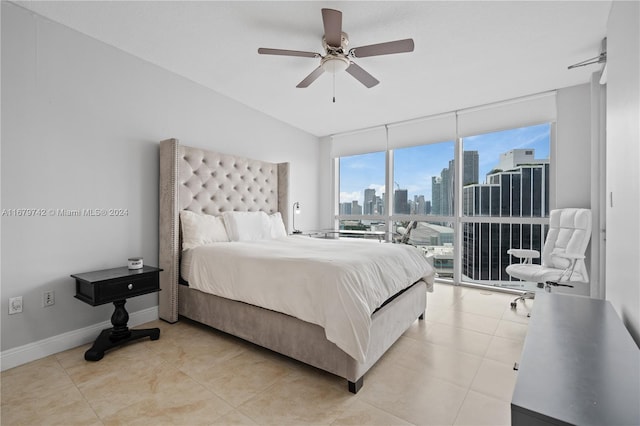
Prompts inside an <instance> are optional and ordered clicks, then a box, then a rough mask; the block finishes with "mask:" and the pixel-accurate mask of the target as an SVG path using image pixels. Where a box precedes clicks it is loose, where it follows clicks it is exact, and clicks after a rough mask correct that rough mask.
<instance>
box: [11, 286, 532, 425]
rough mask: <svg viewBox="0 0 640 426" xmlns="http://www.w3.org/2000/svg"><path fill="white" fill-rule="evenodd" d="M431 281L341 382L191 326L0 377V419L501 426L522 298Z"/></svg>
mask: <svg viewBox="0 0 640 426" xmlns="http://www.w3.org/2000/svg"><path fill="white" fill-rule="evenodd" d="M512 299H513V296H510V295H506V294H503V293H497V292H493V293H492V292H488V291H484V290H478V289H470V288H464V287H454V286H449V285H445V284H436V286H435V291H434V292H433V293H429V295H428V297H427V315H426V320H425V321H416V322H415V323H414V324H413V325H412V326H411V328H410V329H409V330H408V331H407V332H406V333H405V334H404V335H403V336H402V337H401V338H400V339H399V340H398V342H396V344H395V345H394V346H393V347H392V348H391V349H390V350H389V351H388V352H387V353H386V354H385V355H384V357H383V358H382V359H381V360H380V361H379V362H378V363H377V364H376V365H375V366H374V367H373V368H372V369H371V370H370V371H369V372H368V373H367V374H366V375H365V378H364V387H363V388H362V390H361V391H360V392H359V393H358V394H357V395H353V394H350V393H348V391H347V388H346V381H345V380H343V379H340V378H338V377H335V376H333V375H331V374H328V373H324V372H322V371H320V370H317V369H314V368H312V367H308V366H306V365H303V364H301V363H298V362H296V361H293V360H291V359H288V358H285V357H282V356H280V355H277V354H274V353H272V352H270V351H267V350H264V349H261V348H258V347H256V346H254V345H251V344H249V343H246V342H243V341H241V340H239V339H236V338H234V337H231V336H228V335H225V334H223V333H220V332H217V331H215V330H212V329H210V328H207V327H204V326H201V325H198V324H196V323H193V322H190V321H186V320H182V321H180V322H178V323H177V324H173V325H171V324H167V323H165V322H163V321H154V322H153V323H150V324H145V325H144V326H141V328H146V327H160V328H161V335H160V340H157V341H153V342H152V341H149V340H146V341H139V342H136V343H132V344H130V345H127V346H125V347H122V348H120V349H117V350H114V351H112V352H110V353H107V355H105V357H104V359H103V360H101V361H99V362H95V363H93V362H86V361H84V358H83V354H84V351H85V350H86V349H88V347H89V345H85V346H81V347H78V348H75V349H72V350H69V351H65V352H62V353H59V354H56V355H52V356H49V357H46V358H44V359H41V360H38V361H34V362H31V363H29V364H25V365H22V366H19V367H16V368H13V369H11V370H7V371H5V372H3V373H2V376H1V386H2V387H1V389H2V394H1V400H2V405H1V414H0V416H1V417H0V423H1V424H2V425H40V424H61V425H72V424H78V425H101V424H104V425H112V424H113V425H115V424H132V425H137V424H152V425H161V424H180V425H199V424H204V425H220V424H238V425H243V424H250V425H253V424H277V425H285V424H296V425H297V424H317V425H365V424H373V425H407V424H415V425H450V424H456V425H508V424H510V411H509V402H510V400H511V394H512V392H513V387H514V384H515V380H516V374H517V373H516V372H515V371H513V363H514V362H516V361H519V358H520V353H521V351H522V345H523V340H524V337H525V334H526V332H527V323H528V319H527V316H526V314H527V313H528V312H529V311H530V308H531V307H532V305H533V301H531V300H529V301H527V303H526V305H522V304H520V303H519V305H518V310H517V311H512V310H511V309H510V307H509V302H510V300H512Z"/></svg>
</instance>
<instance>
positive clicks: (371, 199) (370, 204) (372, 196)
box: [362, 188, 376, 214]
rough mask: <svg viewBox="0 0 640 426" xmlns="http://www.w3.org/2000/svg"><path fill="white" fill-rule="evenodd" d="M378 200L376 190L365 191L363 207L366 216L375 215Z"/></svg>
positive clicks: (368, 189)
mask: <svg viewBox="0 0 640 426" xmlns="http://www.w3.org/2000/svg"><path fill="white" fill-rule="evenodd" d="M375 200H376V190H375V189H373V188H367V189H365V190H364V206H362V209H363V213H364V214H374V210H375Z"/></svg>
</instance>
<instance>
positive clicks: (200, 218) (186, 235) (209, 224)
mask: <svg viewBox="0 0 640 426" xmlns="http://www.w3.org/2000/svg"><path fill="white" fill-rule="evenodd" d="M180 223H181V225H182V250H187V249H191V248H194V247H198V246H201V245H204V244H211V243H220V242H228V241H229V236H228V235H227V230H226V229H225V227H224V222H223V221H222V217H220V216H212V215H210V214H198V213H194V212H190V211H188V210H182V211H181V212H180Z"/></svg>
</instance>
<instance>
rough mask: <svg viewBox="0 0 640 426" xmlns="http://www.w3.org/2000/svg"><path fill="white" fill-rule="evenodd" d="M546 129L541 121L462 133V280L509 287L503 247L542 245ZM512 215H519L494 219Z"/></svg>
mask: <svg viewBox="0 0 640 426" xmlns="http://www.w3.org/2000/svg"><path fill="white" fill-rule="evenodd" d="M550 135H551V125H550V124H541V125H537V126H530V127H523V128H518V129H511V130H505V131H501V132H494V133H487V134H483V135H478V136H470V137H466V138H463V139H462V144H463V148H464V150H463V152H464V164H463V170H464V171H463V175H464V176H465V178H464V181H463V188H462V203H463V207H462V214H463V216H465V219H464V220H463V224H462V233H463V247H462V274H463V279H464V280H468V281H471V282H475V283H482V284H490V285H496V286H506V287H512V286H513V285H514V284H513V283H511V278H510V277H509V275H508V274H507V273H506V271H505V268H506V267H507V266H508V265H509V264H510V263H511V262H512V259H510V256H509V255H508V254H507V250H508V249H509V248H532V249H535V250H539V251H541V250H542V245H543V242H544V239H545V235H546V232H547V226H546V225H545V222H546V220H542V218H546V217H548V216H549V147H550ZM474 217H484V218H486V217H489V218H491V219H489V220H488V221H487V220H483V221H479V220H473V219H472V218H474ZM514 217H517V218H523V220H522V221H519V222H516V223H514V222H513V220H510V221H509V222H505V221H504V220H501V219H500V218H514ZM524 218H527V219H526V220H524ZM533 218H541V219H537V220H536V219H533ZM539 262H540V260H539V259H538V260H537V263H539ZM516 286H519V285H516Z"/></svg>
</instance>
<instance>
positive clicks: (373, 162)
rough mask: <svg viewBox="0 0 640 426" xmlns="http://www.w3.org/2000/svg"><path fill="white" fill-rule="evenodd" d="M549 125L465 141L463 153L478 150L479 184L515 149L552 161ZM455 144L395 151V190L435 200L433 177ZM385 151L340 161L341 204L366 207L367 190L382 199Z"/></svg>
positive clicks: (410, 197)
mask: <svg viewBox="0 0 640 426" xmlns="http://www.w3.org/2000/svg"><path fill="white" fill-rule="evenodd" d="M550 130H551V126H550V125H549V124H541V125H536V126H529V127H523V128H518V129H510V130H504V131H500V132H494V133H488V134H483V135H477V136H470V137H466V138H464V139H463V149H464V151H478V154H479V162H478V168H479V182H478V183H484V181H485V176H486V174H487V173H488V172H489V171H491V170H493V169H494V168H496V167H497V166H498V163H499V159H500V154H503V153H505V152H508V151H510V150H512V149H524V148H530V149H533V150H535V154H536V157H535V158H536V160H544V159H548V158H549V149H550V147H549V145H550ZM453 153H454V143H453V141H448V142H442V143H437V144H431V145H423V146H417V147H410V148H403V149H396V150H395V151H394V169H395V170H394V190H395V189H406V190H407V192H408V200H410V201H412V200H413V199H414V197H416V196H424V198H425V200H428V201H431V200H432V192H431V190H432V186H431V184H432V178H433V177H439V176H440V175H441V172H442V170H443V169H446V168H447V167H449V161H450V160H452V159H453ZM384 182H385V152H384V151H382V152H375V153H369V154H362V155H356V156H351V157H342V158H341V159H340V203H350V202H352V201H354V200H357V201H358V204H359V205H360V206H363V205H364V192H365V189H374V190H375V195H376V196H378V197H381V196H382V194H383V193H384V192H385V191H386V188H385V185H384Z"/></svg>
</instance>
